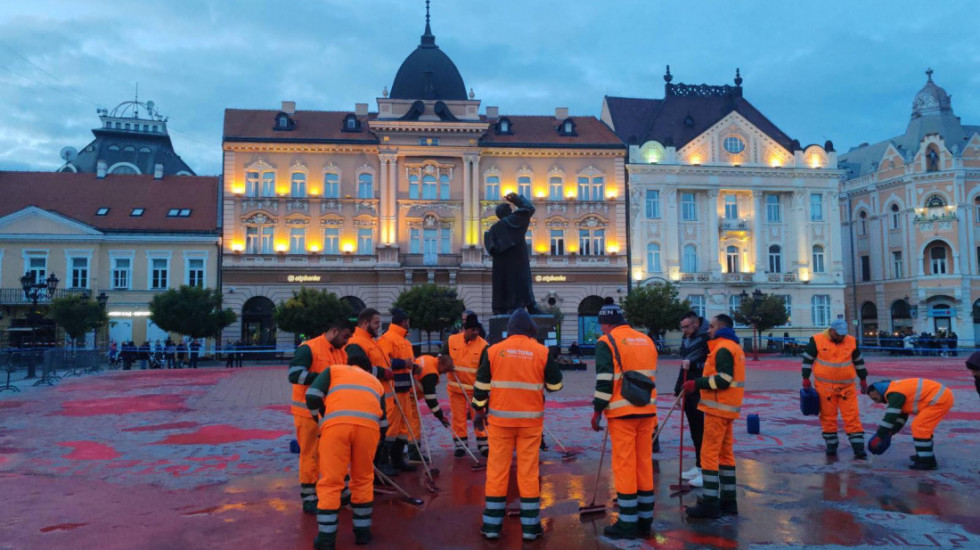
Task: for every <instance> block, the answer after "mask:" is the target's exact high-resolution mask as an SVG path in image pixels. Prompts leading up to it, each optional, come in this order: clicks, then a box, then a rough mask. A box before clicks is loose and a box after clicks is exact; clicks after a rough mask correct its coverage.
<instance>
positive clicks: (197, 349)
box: [190, 338, 201, 369]
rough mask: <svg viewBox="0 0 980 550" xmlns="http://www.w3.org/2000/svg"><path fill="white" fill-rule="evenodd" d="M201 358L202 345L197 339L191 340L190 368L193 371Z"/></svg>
mask: <svg viewBox="0 0 980 550" xmlns="http://www.w3.org/2000/svg"><path fill="white" fill-rule="evenodd" d="M200 356H201V343H200V342H198V341H197V339H196V338H195V339H193V340H191V345H190V367H191V368H192V369H196V368H197V360H198V359H199V358H200Z"/></svg>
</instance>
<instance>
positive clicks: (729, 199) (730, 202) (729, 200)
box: [725, 195, 738, 220]
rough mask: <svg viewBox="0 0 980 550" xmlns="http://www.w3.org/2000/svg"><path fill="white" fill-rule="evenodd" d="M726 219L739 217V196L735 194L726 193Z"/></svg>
mask: <svg viewBox="0 0 980 550" xmlns="http://www.w3.org/2000/svg"><path fill="white" fill-rule="evenodd" d="M725 219H726V220H737V219H738V197H736V196H735V195H725Z"/></svg>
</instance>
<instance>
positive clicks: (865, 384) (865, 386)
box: [861, 380, 868, 394]
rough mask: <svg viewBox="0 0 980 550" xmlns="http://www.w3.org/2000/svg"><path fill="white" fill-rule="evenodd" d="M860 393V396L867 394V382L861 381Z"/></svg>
mask: <svg viewBox="0 0 980 550" xmlns="http://www.w3.org/2000/svg"><path fill="white" fill-rule="evenodd" d="M861 393H862V394H867V393H868V381H867V380H861Z"/></svg>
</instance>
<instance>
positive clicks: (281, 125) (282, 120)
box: [278, 115, 289, 130]
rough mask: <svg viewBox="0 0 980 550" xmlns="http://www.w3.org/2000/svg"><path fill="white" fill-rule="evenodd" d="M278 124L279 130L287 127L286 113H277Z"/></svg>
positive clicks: (287, 118)
mask: <svg viewBox="0 0 980 550" xmlns="http://www.w3.org/2000/svg"><path fill="white" fill-rule="evenodd" d="M278 125H279V129H280V130H286V129H289V117H288V116H286V115H279V118H278Z"/></svg>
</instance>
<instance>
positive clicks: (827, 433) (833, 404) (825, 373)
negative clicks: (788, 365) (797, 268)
mask: <svg viewBox="0 0 980 550" xmlns="http://www.w3.org/2000/svg"><path fill="white" fill-rule="evenodd" d="M811 369H812V370H813V377H814V378H815V379H816V382H815V383H814V384H813V387H815V388H816V389H817V394H818V395H819V396H820V425H821V427H822V429H823V439H824V443H826V445H827V449H826V454H827V456H836V455H837V445H838V439H837V412H838V411H840V416H841V418H842V419H843V420H844V432H845V433H847V439H848V440H849V441H850V443H851V449H852V450H853V451H854V458H855V459H859V460H860V459H865V458H867V457H868V453H866V452H865V450H864V427H863V426H862V425H861V411H860V409H859V407H858V392H857V386H855V384H856V383H857V382H858V381H859V380H860V383H861V393H866V392H867V391H868V381H867V378H868V370H867V369H866V368H865V367H864V357H862V356H861V350H859V349H858V347H857V340H855V339H854V337H853V336H849V335H848V334H847V322H846V321H844V320H843V319H834V321H833V322H832V323H830V328H828V329H827V330H825V331H824V332H821V333H820V334H815V335H813V336H812V337H811V338H810V341H809V343H807V345H806V348H805V349H804V350H803V387H804V388H806V389H810V387H811V385H810V370H811Z"/></svg>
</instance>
